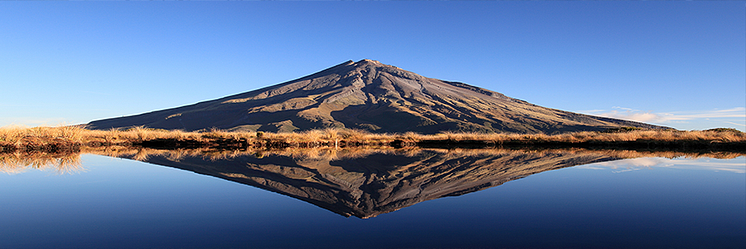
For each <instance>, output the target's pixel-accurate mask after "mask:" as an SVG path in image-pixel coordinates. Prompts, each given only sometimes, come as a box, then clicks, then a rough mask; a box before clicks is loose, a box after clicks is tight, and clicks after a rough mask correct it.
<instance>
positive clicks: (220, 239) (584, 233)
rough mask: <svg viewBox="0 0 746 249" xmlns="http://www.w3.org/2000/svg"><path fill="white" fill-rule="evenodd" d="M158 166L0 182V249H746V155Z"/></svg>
mask: <svg viewBox="0 0 746 249" xmlns="http://www.w3.org/2000/svg"><path fill="white" fill-rule="evenodd" d="M141 159H142V158H141ZM145 160H146V161H147V162H142V161H135V160H130V159H123V158H115V157H107V156H99V155H90V154H86V155H83V156H82V157H81V166H80V168H79V169H75V170H73V171H72V172H66V173H60V172H57V171H55V170H34V169H26V170H22V172H17V171H15V172H11V173H0V183H2V188H0V248H145V247H147V248H599V247H603V248H744V247H745V246H746V176H745V175H746V174H745V172H746V157H743V156H740V157H737V158H733V159H714V158H699V159H666V158H659V157H646V158H634V159H618V158H616V157H613V156H606V155H597V154H592V155H586V154H581V155H578V154H577V153H570V154H568V153H539V154H536V153H533V154H532V153H526V152H500V153H491V154H490V153H487V154H484V153H461V154H458V153H456V154H453V153H443V152H440V151H427V150H424V151H418V152H401V153H391V152H387V153H367V154H365V155H354V156H345V155H334V156H331V157H329V156H327V157H308V156H305V157H299V156H288V155H268V156H263V157H262V156H260V157H256V156H245V155H244V156H237V157H233V158H209V159H204V158H203V157H199V156H185V157H176V158H175V157H173V156H166V155H163V156H158V155H156V156H149V157H148V158H147V159H145ZM195 172H198V173H199V174H197V173H195Z"/></svg>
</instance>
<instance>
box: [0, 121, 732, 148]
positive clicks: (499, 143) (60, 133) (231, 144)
mask: <svg viewBox="0 0 746 249" xmlns="http://www.w3.org/2000/svg"><path fill="white" fill-rule="evenodd" d="M109 146H128V147H143V148H154V149H213V150H261V149H285V148H348V147H353V148H357V147H374V148H377V147H384V148H395V149H396V148H410V147H418V148H444V149H455V148H464V149H469V148H473V149H490V148H493V149H502V148H505V149H511V148H516V149H522V148H537V149H551V148H584V149H621V150H647V151H690V152H707V151H728V152H742V153H743V152H746V133H743V132H740V131H737V130H733V129H713V130H707V131H673V130H613V131H611V132H575V133H565V134H558V135H545V134H502V133H491V134H478V133H453V132H445V133H440V134H434V135H422V134H416V133H412V132H408V133H404V134H380V133H368V132H363V131H359V130H346V129H325V130H311V131H305V132H299V133H268V132H261V131H259V132H226V131H220V130H210V131H201V132H184V131H179V130H176V131H167V130H157V129H149V128H143V127H135V128H131V129H127V130H114V129H113V130H105V131H102V130H88V129H84V128H80V127H76V126H63V127H34V128H7V127H0V153H15V152H33V151H41V152H50V153H56V152H62V151H79V150H80V149H81V148H82V147H92V148H95V147H109Z"/></svg>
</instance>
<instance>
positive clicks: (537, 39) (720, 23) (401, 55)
mask: <svg viewBox="0 0 746 249" xmlns="http://www.w3.org/2000/svg"><path fill="white" fill-rule="evenodd" d="M364 58H367V59H373V60H378V61H381V62H383V63H385V64H390V65H394V66H398V67H400V68H403V69H405V70H409V71H412V72H415V73H418V74H421V75H423V76H426V77H431V78H438V79H444V80H453V81H461V82H465V83H468V84H472V85H476V86H480V87H484V88H487V89H490V90H493V91H497V92H501V93H504V94H505V95H508V96H510V97H514V98H519V99H523V100H526V101H529V102H531V103H534V104H538V105H542V106H546V107H550V108H556V109H562V110H568V111H575V112H582V113H587V114H596V115H605V116H612V117H621V118H628V119H636V120H640V121H645V122H650V123H655V124H661V125H668V126H672V127H674V128H678V129H684V130H691V129H697V130H701V129H708V128H713V127H732V128H737V129H740V130H744V128H746V126H745V125H746V2H742V1H722V2H704V1H692V2H650V1H644V2H637V1H636V2H626V1H624V2H580V1H560V2H544V1H539V2H0V93H1V95H0V96H2V98H0V126H6V125H25V126H37V125H58V124H78V123H87V122H89V121H92V120H96V119H102V118H109V117H117V116H123V115H131V114H139V113H143V112H148V111H153V110H158V109H164V108H170V107H177V106H181V105H186V104H192V103H196V102H199V101H204V100H210V99H215V98H219V97H223V96H227V95H232V94H236V93H240V92H245V91H249V90H253V89H257V88H260V87H263V86H268V85H272V84H276V83H281V82H284V81H287V80H291V79H295V78H298V77H301V76H305V75H308V74H311V73H314V72H317V71H320V70H322V69H324V68H327V67H330V66H333V65H336V64H339V63H342V62H344V61H347V60H355V61H357V60H360V59H364Z"/></svg>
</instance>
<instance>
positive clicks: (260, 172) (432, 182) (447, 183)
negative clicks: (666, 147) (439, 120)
mask: <svg viewBox="0 0 746 249" xmlns="http://www.w3.org/2000/svg"><path fill="white" fill-rule="evenodd" d="M125 158H129V157H127V156H125ZM611 160H617V158H615V157H612V156H608V155H604V154H603V153H577V152H572V151H567V152H563V151H552V152H524V151H490V152H485V151H482V152H473V151H465V152H453V151H444V150H416V151H370V152H368V153H367V154H363V155H361V156H358V155H354V154H352V155H349V154H346V153H345V151H338V152H337V154H335V155H334V156H331V155H329V156H328V157H325V156H321V157H303V156H297V155H295V156H289V155H267V156H265V157H262V158H257V157H254V156H249V155H245V156H236V157H231V158H220V159H216V158H203V157H201V156H183V157H179V158H177V159H174V158H171V157H170V156H168V155H152V156H149V157H148V158H147V159H145V161H146V162H148V163H153V164H157V165H163V166H168V167H173V168H178V169H183V170H188V171H192V172H195V173H198V174H204V175H210V176H214V177H218V178H222V179H226V180H229V181H233V182H237V183H241V184H246V185H250V186H254V187H257V188H261V189H264V190H268V191H272V192H275V193H280V194H283V195H287V196H290V197H293V198H296V199H299V200H302V201H305V202H308V203H312V204H314V205H316V206H319V207H322V208H324V209H327V210H330V211H333V212H335V213H338V214H340V215H344V216H346V217H348V216H356V217H359V218H370V217H375V216H378V215H380V214H383V213H389V212H393V211H396V210H399V209H402V208H405V207H409V206H412V205H414V204H417V203H420V202H423V201H428V200H433V199H438V198H443V197H448V196H459V195H464V194H468V193H472V192H477V191H480V190H484V189H487V188H491V187H494V186H499V185H502V184H503V183H506V182H509V181H512V180H516V179H520V178H523V177H526V176H529V175H533V174H537V173H541V172H545V171H549V170H555V169H560V168H565V167H572V166H576V165H583V164H589V163H596V162H604V161H611Z"/></svg>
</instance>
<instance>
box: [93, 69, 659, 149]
mask: <svg viewBox="0 0 746 249" xmlns="http://www.w3.org/2000/svg"><path fill="white" fill-rule="evenodd" d="M88 126H89V128H93V129H109V128H126V127H133V126H145V127H151V128H160V129H181V130H187V131H193V130H200V129H209V128H218V129H224V130H235V131H270V132H292V131H302V130H310V129H323V128H331V127H334V128H352V129H361V130H367V131H371V132H397V133H403V132H408V131H413V132H418V133H425V134H432V133H438V132H443V131H460V132H514V133H549V134H553V133H561V132H569V131H598V130H604V129H608V128H613V127H623V126H629V127H640V128H665V127H660V126H655V125H650V124H644V123H639V122H633V121H626V120H619V119H612V118H603V117H596V116H590V115H584V114H578V113H572V112H566V111H561V110H556V109H551V108H545V107H541V106H537V105H533V104H530V103H528V102H525V101H522V100H518V99H514V98H510V97H507V96H505V95H503V94H500V93H497V92H493V91H490V90H487V89H482V88H479V87H475V86H471V85H468V84H465V83H460V82H450V81H442V80H438V79H432V78H426V77H423V76H420V75H418V74H415V73H413V72H409V71H406V70H402V69H400V68H398V67H395V66H390V65H385V64H382V63H380V62H377V61H372V60H361V61H358V62H353V61H348V62H345V63H342V64H339V65H336V66H333V67H331V68H328V69H326V70H323V71H320V72H318V73H315V74H312V75H309V76H305V77H302V78H299V79H296V80H292V81H288V82H285V83H281V84H277V85H273V86H269V87H265V88H261V89H257V90H254V91H250V92H245V93H241V94H236V95H232V96H228V97H224V98H220V99H216V100H211V101H205V102H200V103H197V104H193V105H188V106H183V107H177V108H172V109H166V110H160V111H154V112H150V113H145V114H140V115H134V116H127V117H120V118H112V119H104V120H98V121H93V122H91V123H89V124H88Z"/></svg>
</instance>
